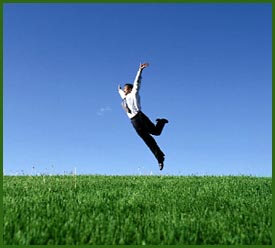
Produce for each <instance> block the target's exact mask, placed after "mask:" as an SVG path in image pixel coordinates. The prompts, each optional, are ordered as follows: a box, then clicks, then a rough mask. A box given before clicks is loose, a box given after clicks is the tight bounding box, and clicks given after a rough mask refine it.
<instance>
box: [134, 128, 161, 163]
mask: <svg viewBox="0 0 275 248" xmlns="http://www.w3.org/2000/svg"><path fill="white" fill-rule="evenodd" d="M136 132H137V133H138V135H139V136H140V137H141V138H142V139H143V141H144V142H145V144H146V145H147V146H148V147H149V148H150V150H151V152H152V153H153V154H154V155H155V157H156V159H157V160H158V162H159V163H163V161H164V156H165V155H164V153H163V152H162V151H161V150H160V148H159V146H158V144H157V142H156V141H155V139H154V138H153V137H152V136H151V135H150V134H149V133H148V132H147V131H146V130H143V129H136Z"/></svg>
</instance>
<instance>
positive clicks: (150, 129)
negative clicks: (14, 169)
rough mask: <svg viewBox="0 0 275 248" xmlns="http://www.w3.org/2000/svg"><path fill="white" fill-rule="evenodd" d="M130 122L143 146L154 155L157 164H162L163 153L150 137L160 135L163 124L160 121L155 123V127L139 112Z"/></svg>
mask: <svg viewBox="0 0 275 248" xmlns="http://www.w3.org/2000/svg"><path fill="white" fill-rule="evenodd" d="M131 122H132V125H133V127H134V128H135V130H136V132H137V134H138V135H139V136H140V137H141V138H142V139H143V141H144V142H145V144H146V145H147V146H148V147H149V148H150V150H151V151H152V153H153V154H154V155H155V157H156V159H157V160H158V162H163V160H164V153H163V152H162V151H161V150H160V148H159V146H158V144H157V142H156V141H155V139H154V138H153V137H152V135H156V136H157V135H160V134H161V132H162V130H163V128H164V125H165V123H163V122H161V121H160V122H157V124H156V125H155V124H153V123H152V122H151V120H150V119H149V118H148V117H147V116H146V115H145V114H143V113H142V112H141V111H140V112H139V113H138V114H137V115H136V116H135V117H133V118H132V119H131ZM151 134H152V135H151Z"/></svg>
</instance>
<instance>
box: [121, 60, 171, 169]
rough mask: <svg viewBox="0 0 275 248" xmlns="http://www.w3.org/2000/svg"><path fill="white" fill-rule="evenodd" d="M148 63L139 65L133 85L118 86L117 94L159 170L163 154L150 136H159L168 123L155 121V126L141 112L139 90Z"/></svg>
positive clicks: (161, 120)
mask: <svg viewBox="0 0 275 248" xmlns="http://www.w3.org/2000/svg"><path fill="white" fill-rule="evenodd" d="M148 66H149V64H148V63H144V64H140V66H139V69H138V72H137V75H136V78H135V81H134V84H125V85H124V88H123V90H122V88H121V87H120V85H118V92H119V94H120V96H121V98H122V99H123V100H122V107H123V109H124V110H125V112H126V113H127V115H128V117H129V118H130V120H131V123H132V125H133V127H134V128H135V130H136V132H137V133H138V135H139V136H140V137H141V138H142V139H143V141H144V142H145V143H146V145H147V146H148V147H149V148H150V150H151V151H152V153H153V154H154V155H155V157H156V159H157V160H158V163H159V168H160V170H162V169H163V166H164V164H163V162H164V156H165V154H164V153H163V152H162V151H161V149H160V148H159V146H158V144H157V143H156V141H155V139H154V138H153V137H152V136H151V135H160V134H161V132H162V130H163V128H164V125H165V124H166V123H168V120H166V119H157V120H156V122H157V123H156V125H155V124H153V123H152V122H151V121H150V119H149V118H148V117H147V116H146V115H145V114H144V113H143V112H142V111H141V106H140V96H139V89H140V84H141V74H142V71H143V69H144V68H146V67H148Z"/></svg>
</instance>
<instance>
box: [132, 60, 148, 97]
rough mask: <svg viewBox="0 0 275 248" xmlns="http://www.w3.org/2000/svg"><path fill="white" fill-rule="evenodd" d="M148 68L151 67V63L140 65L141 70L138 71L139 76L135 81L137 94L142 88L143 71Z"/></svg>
mask: <svg viewBox="0 0 275 248" xmlns="http://www.w3.org/2000/svg"><path fill="white" fill-rule="evenodd" d="M148 66H149V63H143V64H141V63H140V65H139V69H138V72H137V75H136V78H135V81H134V85H133V91H134V92H135V93H137V92H138V90H139V88H140V83H141V74H142V71H143V69H144V68H146V67H148Z"/></svg>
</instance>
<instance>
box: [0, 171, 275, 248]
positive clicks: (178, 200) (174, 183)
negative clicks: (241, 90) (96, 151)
mask: <svg viewBox="0 0 275 248" xmlns="http://www.w3.org/2000/svg"><path fill="white" fill-rule="evenodd" d="M271 184H272V179H271V178H258V177H248V176H237V177H234V176H221V177H214V176H203V177H200V176H73V175H72V176H4V181H3V187H4V188H3V189H4V190H3V191H4V196H3V210H4V244H77V245H79V244H141V245H146V244H148V245H149V244H249V245H250V244H272V188H271Z"/></svg>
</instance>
